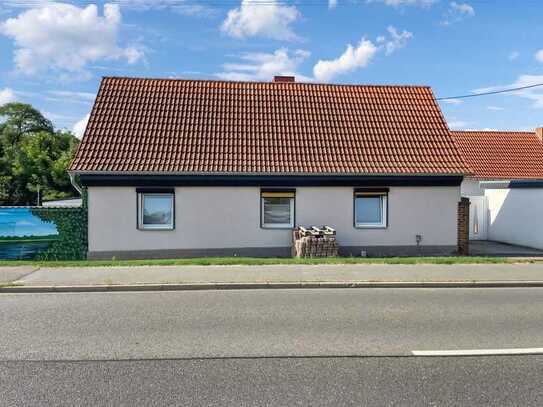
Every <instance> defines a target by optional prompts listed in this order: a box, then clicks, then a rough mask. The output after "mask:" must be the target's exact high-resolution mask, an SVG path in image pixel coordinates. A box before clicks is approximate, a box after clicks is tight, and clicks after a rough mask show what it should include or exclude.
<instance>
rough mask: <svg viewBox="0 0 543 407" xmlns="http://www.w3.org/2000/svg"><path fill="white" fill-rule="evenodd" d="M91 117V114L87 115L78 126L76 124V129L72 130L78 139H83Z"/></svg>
mask: <svg viewBox="0 0 543 407" xmlns="http://www.w3.org/2000/svg"><path fill="white" fill-rule="evenodd" d="M89 117H90V114H87V115H86V116H85V117H83V118H82V119H81V120H79V121H78V122H77V123H76V124H74V127H73V128H72V132H73V133H74V134H75V136H76V137H77V138H78V139H81V138H82V137H83V135H84V134H85V129H86V128H87V123H88V122H89Z"/></svg>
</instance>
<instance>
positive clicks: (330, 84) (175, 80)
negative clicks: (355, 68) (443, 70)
mask: <svg viewBox="0 0 543 407" xmlns="http://www.w3.org/2000/svg"><path fill="white" fill-rule="evenodd" d="M108 79H129V80H147V81H164V82H168V81H172V82H214V83H244V84H273V85H288V86H292V85H313V86H341V87H368V88H370V87H372V88H417V89H431V88H432V87H431V86H430V85H414V84H371V83H360V84H353V83H324V82H273V81H241V80H238V81H232V80H226V79H191V78H159V77H144V76H102V80H108Z"/></svg>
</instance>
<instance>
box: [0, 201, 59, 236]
mask: <svg viewBox="0 0 543 407" xmlns="http://www.w3.org/2000/svg"><path fill="white" fill-rule="evenodd" d="M0 219H2V221H1V222H0V237H1V236H46V235H56V234H57V233H58V231H57V227H56V225H55V224H54V223H52V222H43V221H42V220H41V219H40V218H38V217H37V216H34V215H32V212H30V210H29V209H24V208H9V209H0Z"/></svg>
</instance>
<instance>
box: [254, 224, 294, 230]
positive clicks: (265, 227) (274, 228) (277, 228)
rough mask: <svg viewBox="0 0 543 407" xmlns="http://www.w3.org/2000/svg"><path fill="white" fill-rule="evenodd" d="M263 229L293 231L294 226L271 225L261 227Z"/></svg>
mask: <svg viewBox="0 0 543 407" xmlns="http://www.w3.org/2000/svg"><path fill="white" fill-rule="evenodd" d="M260 228H261V229H268V230H293V229H294V226H290V225H285V226H271V225H260Z"/></svg>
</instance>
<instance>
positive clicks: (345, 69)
mask: <svg viewBox="0 0 543 407" xmlns="http://www.w3.org/2000/svg"><path fill="white" fill-rule="evenodd" d="M387 31H388V33H389V37H388V38H387V37H385V36H380V37H378V38H377V40H376V43H373V42H372V41H370V40H367V39H365V38H362V40H361V41H360V43H359V44H358V46H357V47H356V48H355V47H353V46H352V45H351V44H348V45H347V49H346V50H345V52H344V53H343V54H341V55H340V56H339V57H338V58H336V59H333V60H319V61H318V62H317V64H316V65H315V66H314V67H313V75H314V76H315V79H316V80H317V81H321V82H328V81H329V80H331V79H332V78H334V77H336V76H338V75H342V74H345V73H349V72H353V71H355V70H357V69H360V68H364V67H366V66H367V65H368V64H369V63H370V62H371V60H372V59H373V58H374V57H375V55H376V54H377V53H378V52H379V51H384V53H385V55H391V54H392V53H393V52H394V51H396V50H398V49H400V48H403V47H404V46H405V44H406V43H407V41H408V40H409V39H410V38H412V37H413V34H412V33H410V32H409V31H402V32H401V33H398V30H396V28H395V27H393V26H389V27H388V28H387ZM376 44H377V45H376Z"/></svg>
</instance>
